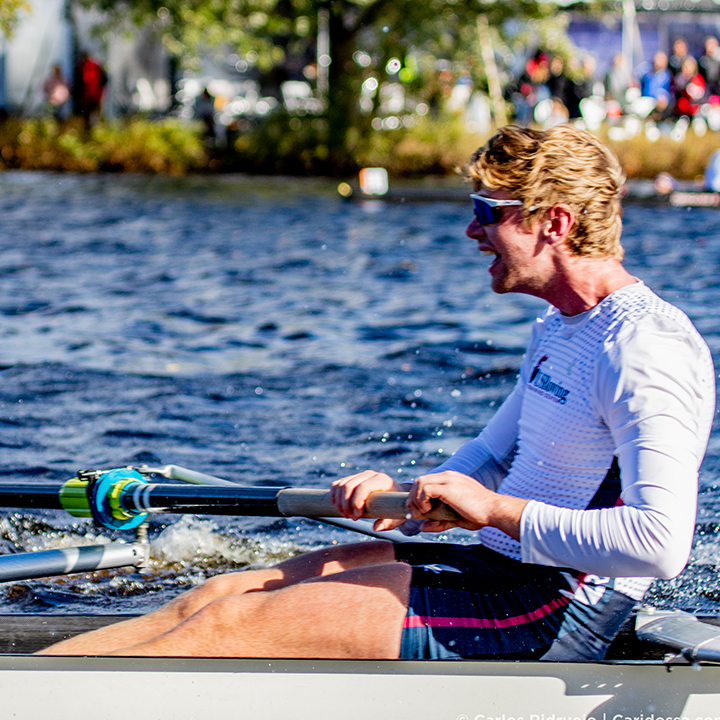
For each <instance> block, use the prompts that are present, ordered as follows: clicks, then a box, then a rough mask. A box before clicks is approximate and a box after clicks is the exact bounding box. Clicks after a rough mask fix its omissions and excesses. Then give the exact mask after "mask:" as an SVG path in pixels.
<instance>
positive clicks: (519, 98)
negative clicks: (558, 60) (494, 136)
mask: <svg viewBox="0 0 720 720" xmlns="http://www.w3.org/2000/svg"><path fill="white" fill-rule="evenodd" d="M549 78H550V65H549V62H548V57H547V55H546V54H545V53H544V52H542V51H540V50H538V52H536V53H535V55H534V56H533V57H531V58H530V59H529V60H528V61H527V63H525V70H524V72H523V74H522V75H521V76H520V78H519V80H518V87H517V89H516V92H514V93H513V94H512V96H511V97H512V101H513V103H514V104H515V112H516V121H517V123H518V124H520V125H530V124H531V123H532V121H533V118H534V113H535V106H536V105H537V104H538V103H539V102H541V101H542V100H545V99H547V98H549V97H550V91H549V90H548V86H547V82H548V80H549Z"/></svg>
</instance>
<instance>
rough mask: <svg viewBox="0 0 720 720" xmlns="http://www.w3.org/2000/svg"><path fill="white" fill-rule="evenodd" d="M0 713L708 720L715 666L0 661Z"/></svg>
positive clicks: (719, 693)
mask: <svg viewBox="0 0 720 720" xmlns="http://www.w3.org/2000/svg"><path fill="white" fill-rule="evenodd" d="M0 698H2V701H1V702H2V717H8V718H10V717H19V718H23V719H24V720H35V719H36V718H37V720H47V718H50V717H52V718H70V717H73V718H74V717H91V716H92V717H102V718H103V719H104V720H115V719H117V720H127V718H128V717H152V718H156V719H160V720H164V719H165V718H168V719H169V718H207V717H212V718H213V720H224V719H225V718H228V719H230V718H232V720H237V718H262V719H263V720H268V719H272V718H278V719H280V718H282V719H283V720H286V719H287V718H292V719H293V720H303V719H304V718H307V719H308V720H310V719H311V718H312V720H318V718H333V719H337V718H343V720H369V719H370V718H382V719H385V718H388V719H389V718H392V719H393V720H403V719H404V718H407V720H423V719H425V718H427V719H428V720H443V719H445V718H447V720H491V719H494V720H511V719H514V720H571V719H575V718H577V719H582V720H590V718H594V719H595V720H625V719H626V718H637V720H659V719H660V718H663V720H664V719H665V718H687V720H705V719H706V718H717V717H718V716H720V666H709V665H708V666H701V667H699V668H693V667H692V666H676V667H672V668H671V669H670V670H668V669H667V668H666V667H664V666H663V665H662V664H657V663H644V664H639V665H638V664H600V663H588V664H583V663H575V664H570V663H536V662H507V663H502V662H455V661H450V662H417V661H387V662H376V661H329V660H320V661H306V660H292V661H289V660H281V661H276V660H236V659H230V660H222V659H174V658H67V657H48V656H3V657H0Z"/></svg>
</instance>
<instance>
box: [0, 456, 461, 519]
mask: <svg viewBox="0 0 720 720" xmlns="http://www.w3.org/2000/svg"><path fill="white" fill-rule="evenodd" d="M407 498H408V494H407V493H404V492H376V493H372V494H371V495H370V496H369V498H368V501H367V503H366V506H365V517H368V518H389V519H399V520H400V519H405V518H407V517H408V508H407V505H406V502H407ZM0 507H21V508H63V509H65V510H67V511H68V512H69V513H70V514H71V515H74V516H76V517H90V516H92V517H94V518H95V520H96V521H98V522H99V523H101V524H103V525H105V526H107V527H111V528H118V529H128V528H132V527H137V525H139V524H140V523H141V522H143V521H144V520H145V519H146V517H147V514H148V513H195V514H202V515H236V516H242V515H251V516H257V517H331V518H335V517H342V516H341V514H340V512H339V511H338V509H337V508H336V507H335V506H334V505H333V504H332V502H331V501H330V491H329V490H319V489H314V488H305V489H301V488H278V487H244V486H240V485H224V486H217V487H216V486H203V485H200V486H194V487H193V486H188V485H173V484H166V483H148V482H147V480H146V478H144V477H143V476H142V475H141V474H140V473H138V472H136V471H135V470H129V469H117V470H110V471H107V472H101V473H85V474H80V476H79V477H78V478H73V479H72V480H69V481H68V482H67V483H65V484H64V485H62V486H58V485H55V484H50V483H33V484H26V483H11V484H4V483H3V484H0ZM457 517H458V516H457V514H456V513H455V512H454V511H453V510H452V509H451V508H449V507H448V506H446V505H442V504H439V505H438V506H437V507H435V508H433V510H432V511H431V512H430V513H428V514H427V515H426V516H425V518H424V519H427V520H455V519H457Z"/></svg>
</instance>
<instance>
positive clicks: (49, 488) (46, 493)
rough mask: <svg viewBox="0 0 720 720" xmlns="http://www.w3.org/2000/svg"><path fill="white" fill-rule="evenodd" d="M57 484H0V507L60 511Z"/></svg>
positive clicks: (58, 487)
mask: <svg viewBox="0 0 720 720" xmlns="http://www.w3.org/2000/svg"><path fill="white" fill-rule="evenodd" d="M59 491H60V486H59V485H58V484H57V483H32V485H31V484H30V483H0V507H8V508H28V509H31V508H47V509H51V510H56V509H62V504H61V502H60V494H59Z"/></svg>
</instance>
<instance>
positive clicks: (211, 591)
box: [176, 573, 238, 620]
mask: <svg viewBox="0 0 720 720" xmlns="http://www.w3.org/2000/svg"><path fill="white" fill-rule="evenodd" d="M237 574H238V573H229V574H225V575H216V576H214V577H211V578H209V579H208V580H206V581H205V582H204V583H203V584H202V585H199V586H198V587H196V588H195V589H194V590H192V591H190V592H188V593H185V594H184V595H181V596H180V597H179V598H177V601H176V602H177V605H176V610H177V613H178V615H179V618H180V620H186V619H187V618H188V617H190V616H191V615H194V614H195V613H196V612H198V611H199V610H201V609H202V608H204V607H205V606H207V605H208V604H210V603H212V602H214V601H216V600H217V599H218V598H222V597H225V596H228V595H233V594H235V592H237V591H236V590H235V584H236V580H235V579H234V576H235V575H237Z"/></svg>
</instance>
